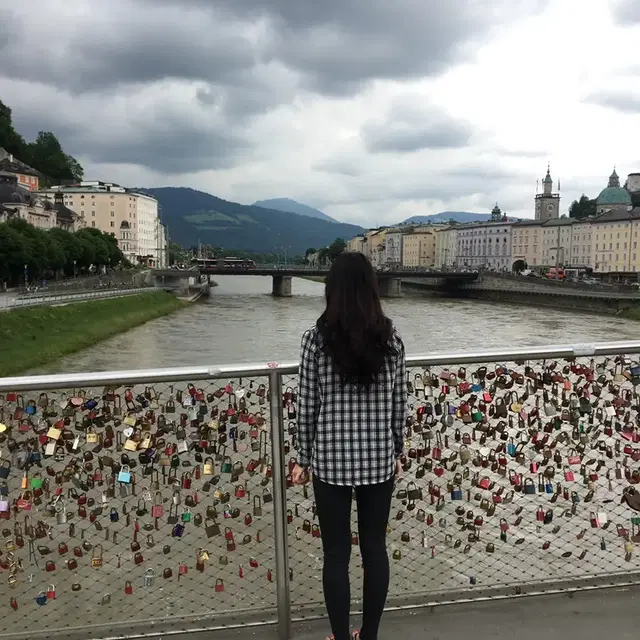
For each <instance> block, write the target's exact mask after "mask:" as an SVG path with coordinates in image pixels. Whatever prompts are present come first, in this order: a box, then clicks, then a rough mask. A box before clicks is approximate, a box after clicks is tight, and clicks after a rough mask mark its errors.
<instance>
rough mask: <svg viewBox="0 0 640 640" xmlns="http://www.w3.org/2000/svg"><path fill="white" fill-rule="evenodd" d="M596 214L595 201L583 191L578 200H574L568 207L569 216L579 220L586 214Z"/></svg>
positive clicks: (586, 215)
mask: <svg viewBox="0 0 640 640" xmlns="http://www.w3.org/2000/svg"><path fill="white" fill-rule="evenodd" d="M595 214H596V201H595V200H590V199H589V198H588V197H587V196H585V195H584V193H583V194H582V195H581V196H580V200H574V201H573V202H572V203H571V206H570V207H569V217H570V218H574V219H576V220H581V219H582V218H586V217H588V216H594V215H595Z"/></svg>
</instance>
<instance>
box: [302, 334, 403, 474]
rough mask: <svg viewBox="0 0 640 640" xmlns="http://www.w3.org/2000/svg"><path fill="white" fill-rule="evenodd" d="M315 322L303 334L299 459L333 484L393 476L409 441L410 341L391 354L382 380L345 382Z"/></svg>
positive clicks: (395, 341)
mask: <svg viewBox="0 0 640 640" xmlns="http://www.w3.org/2000/svg"><path fill="white" fill-rule="evenodd" d="M321 339H322V338H321V336H320V334H319V333H318V331H317V329H316V328H315V327H313V328H312V329H309V330H308V331H305V333H304V335H303V336H302V345H301V353H300V379H299V384H298V441H297V449H298V464H300V465H301V466H303V467H308V466H311V469H312V472H313V473H314V474H315V475H316V476H317V477H318V479H320V480H322V481H323V482H327V483H329V484H338V485H346V486H356V485H363V484H377V483H380V482H385V481H386V480H388V479H389V478H390V477H391V476H392V475H393V473H394V471H395V460H396V457H397V456H399V455H400V454H401V453H402V450H403V446H404V426H405V415H406V406H407V383H406V364H405V352H404V344H403V343H402V340H401V338H400V336H399V335H398V333H397V332H396V331H395V329H394V332H393V344H394V347H395V348H396V350H397V355H393V356H391V357H389V358H388V359H387V363H386V364H385V367H384V369H383V371H382V372H381V373H380V377H379V380H378V382H377V383H376V384H374V385H371V387H370V388H369V389H368V390H366V389H363V390H359V389H358V388H357V387H355V386H354V385H352V384H346V385H344V386H343V385H342V384H341V382H340V376H339V374H338V373H337V372H336V371H335V369H334V367H333V362H332V361H331V358H330V357H329V356H328V355H327V354H325V353H324V352H323V351H322V349H321V348H320V346H319V340H321Z"/></svg>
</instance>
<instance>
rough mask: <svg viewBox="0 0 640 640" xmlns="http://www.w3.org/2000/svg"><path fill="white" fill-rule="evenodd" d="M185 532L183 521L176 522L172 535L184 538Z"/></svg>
mask: <svg viewBox="0 0 640 640" xmlns="http://www.w3.org/2000/svg"><path fill="white" fill-rule="evenodd" d="M183 533H184V525H183V524H182V523H181V522H178V524H176V525H175V526H174V527H173V531H172V532H171V535H172V536H173V537H174V538H182V534H183Z"/></svg>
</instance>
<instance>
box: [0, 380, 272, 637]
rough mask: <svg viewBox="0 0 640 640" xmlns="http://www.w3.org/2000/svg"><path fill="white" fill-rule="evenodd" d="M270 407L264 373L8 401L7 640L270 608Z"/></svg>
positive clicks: (1, 538) (0, 539) (4, 505)
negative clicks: (247, 376) (250, 376)
mask: <svg viewBox="0 0 640 640" xmlns="http://www.w3.org/2000/svg"><path fill="white" fill-rule="evenodd" d="M265 409H266V412H267V415H265ZM268 411H269V406H268V399H267V378H251V379H247V378H242V379H234V380H228V381H225V380H221V381H210V380H208V381H198V380H193V381H192V382H189V383H186V382H184V383H175V384H155V385H149V386H148V385H141V386H133V387H128V386H117V387H109V386H108V387H100V388H82V389H80V388H75V389H67V390H60V391H58V390H48V391H34V392H24V393H15V392H7V393H4V394H2V396H1V397H0V423H1V424H2V425H4V426H2V427H0V429H2V433H1V434H0V447H1V448H2V454H3V462H2V464H0V549H1V550H2V554H1V555H0V567H1V568H2V570H3V573H4V579H5V582H4V588H3V589H2V591H0V598H2V596H3V595H4V600H5V601H4V602H0V607H2V608H4V610H5V611H4V615H2V616H1V617H0V637H10V636H11V634H23V635H24V634H25V632H28V634H29V635H31V636H33V635H34V634H36V633H38V632H42V633H43V635H44V636H48V637H51V634H52V633H53V632H54V631H58V630H59V631H65V630H74V629H76V628H82V627H83V626H84V627H87V628H90V627H100V626H101V625H108V626H110V627H114V626H115V627H117V626H120V627H125V628H129V627H135V626H144V624H145V623H146V622H147V621H157V620H162V619H165V620H166V619H170V618H179V619H181V620H182V621H184V622H185V624H186V626H188V625H189V623H190V621H191V623H193V624H196V623H198V624H200V623H202V620H203V618H204V619H206V620H208V621H209V622H210V621H211V617H212V615H214V614H215V616H216V617H219V616H221V615H222V614H228V615H227V618H228V619H232V620H233V619H234V618H236V616H238V615H240V614H242V613H243V612H249V611H251V612H254V613H255V612H256V611H264V612H267V613H269V614H270V612H271V611H273V610H274V609H275V606H276V601H275V587H274V579H275V578H274V569H275V567H274V553H275V551H274V549H275V543H274V536H273V528H274V527H273V523H274V518H273V494H272V481H271V478H272V463H271V441H270V437H269V433H268V430H267V429H268ZM88 612H90V615H88ZM116 623H117V624H116ZM81 637H84V638H87V637H93V636H90V635H89V631H88V630H85V631H83V635H82V636H81ZM95 637H99V634H98V635H96V636H95Z"/></svg>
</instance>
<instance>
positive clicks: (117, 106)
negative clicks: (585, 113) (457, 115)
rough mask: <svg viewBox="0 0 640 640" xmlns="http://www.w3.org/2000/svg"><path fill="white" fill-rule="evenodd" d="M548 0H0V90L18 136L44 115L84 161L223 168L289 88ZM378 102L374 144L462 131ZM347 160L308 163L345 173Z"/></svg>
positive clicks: (403, 54) (450, 57)
mask: <svg viewBox="0 0 640 640" xmlns="http://www.w3.org/2000/svg"><path fill="white" fill-rule="evenodd" d="M547 1H548V0H530V1H528V2H515V3H514V2H513V0H467V2H465V9H464V10H460V9H459V8H457V7H455V6H454V5H455V3H451V2H449V3H446V2H441V1H440V0H422V1H421V2H419V1H418V0H398V1H397V2H395V3H389V2H388V1H387V0H346V1H345V0H326V1H325V2H318V1H316V0H296V1H292V0H109V2H100V1H99V0H59V1H58V2H52V1H51V0H30V2H29V3H23V4H22V5H21V4H14V5H11V8H10V9H9V8H7V7H8V3H2V0H0V3H2V5H3V6H2V8H0V60H1V61H2V62H1V63H0V92H1V97H2V99H3V100H4V101H6V102H7V104H9V106H11V107H13V109H14V116H15V119H16V123H17V125H18V128H19V129H20V130H21V131H22V132H23V133H24V134H25V135H26V136H27V137H33V135H35V133H36V132H37V131H38V130H42V129H46V130H52V131H54V132H55V133H56V134H57V135H58V136H59V137H60V138H61V141H62V143H63V145H64V147H65V149H66V150H67V151H69V152H70V153H72V154H74V155H81V156H82V157H84V158H88V159H89V160H90V161H91V162H95V163H128V164H138V165H140V166H141V167H145V168H148V169H150V170H152V171H157V172H161V173H171V174H174V175H175V174H184V173H187V172H197V171H201V170H207V169H209V170H215V169H220V168H229V167H233V166H237V163H239V162H242V161H246V159H247V154H248V152H249V151H250V150H251V149H252V145H256V146H257V145H258V144H259V142H260V141H258V140H253V139H251V136H252V135H253V133H252V129H251V125H252V124H253V121H254V119H255V118H257V117H259V116H261V115H264V114H266V113H269V112H271V111H272V110H273V109H275V108H277V107H279V106H281V105H290V104H292V103H293V102H294V100H295V98H296V96H297V95H299V94H300V92H301V91H311V92H319V93H325V94H329V95H343V96H344V95H347V94H349V93H353V92H356V91H358V90H359V89H360V88H361V87H362V86H363V85H364V84H366V83H368V82H370V81H372V80H374V79H378V78H380V79H399V80H403V79H413V78H420V77H423V76H429V75H437V74H439V73H441V72H442V71H443V70H445V69H446V68H447V67H448V66H449V65H450V64H452V63H453V62H454V61H456V60H459V59H463V58H467V57H469V56H471V55H472V51H473V49H472V45H474V44H475V43H478V42H480V41H482V39H483V38H485V37H486V35H487V33H488V32H489V31H490V30H491V29H492V28H494V25H498V24H500V28H504V26H505V24H507V23H508V22H509V21H513V20H515V19H519V18H521V17H523V16H525V15H528V14H530V13H535V12H538V11H539V10H540V9H541V8H542V7H543V6H544V5H545V4H546V2H547ZM524 5H527V7H526V11H525V10H523V7H524ZM34 16H37V20H34ZM176 97H181V98H182V100H179V101H178V102H176V100H175V98H176ZM52 105H55V108H52ZM390 117H392V120H391V121H390V126H389V128H388V129H385V128H384V127H383V126H382V125H379V126H378V128H377V130H376V129H375V127H373V128H371V126H373V125H375V123H370V125H369V126H370V128H369V129H367V128H366V127H365V128H363V137H365V138H368V146H369V147H370V148H371V149H376V150H384V151H389V152H391V151H401V152H407V151H411V150H417V149H421V148H432V149H443V148H450V147H459V146H462V145H464V144H466V143H467V142H468V141H469V136H470V132H469V131H468V130H466V128H465V125H464V124H461V123H456V122H455V121H450V120H448V119H447V118H445V117H444V116H443V115H438V114H435V113H427V114H425V113H422V114H419V115H417V116H415V117H416V120H415V121H411V120H410V118H409V119H407V114H406V113H402V111H400V112H399V113H392V114H390ZM412 122H413V124H412ZM410 126H413V127H414V128H413V130H412V131H411V132H409V127H410ZM350 160H351V159H349V160H348V161H343V162H342V164H341V165H336V164H333V167H332V163H331V162H325V163H324V165H320V166H319V167H318V168H319V169H320V170H322V171H326V172H330V171H333V172H338V173H342V174H344V175H346V176H348V177H349V179H354V180H355V178H357V177H358V176H359V175H360V173H361V170H359V169H358V168H357V166H355V167H354V166H351V164H352V163H351V162H350Z"/></svg>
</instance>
